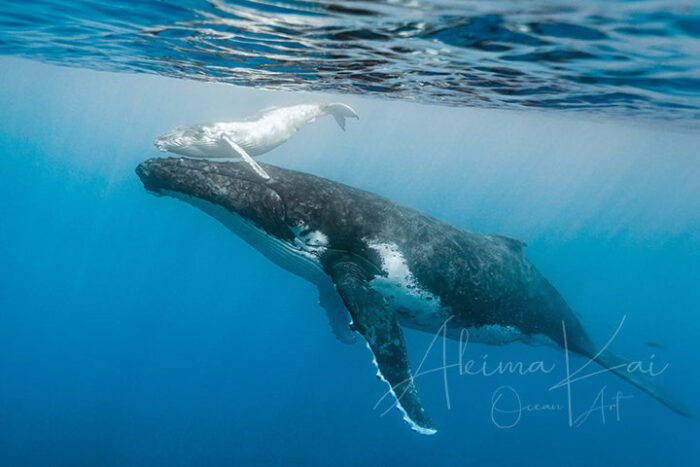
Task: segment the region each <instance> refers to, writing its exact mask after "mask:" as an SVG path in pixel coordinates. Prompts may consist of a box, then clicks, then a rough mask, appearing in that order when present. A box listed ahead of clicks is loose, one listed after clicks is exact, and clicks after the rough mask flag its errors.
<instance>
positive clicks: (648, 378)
mask: <svg viewBox="0 0 700 467" xmlns="http://www.w3.org/2000/svg"><path fill="white" fill-rule="evenodd" d="M592 357H593V356H591V358H592ZM595 360H596V361H597V362H598V363H600V364H601V365H603V366H604V367H605V368H607V369H609V370H610V371H612V372H613V373H615V374H616V375H618V376H619V377H621V378H622V379H624V380H626V381H629V382H630V383H632V384H634V385H635V386H637V387H638V388H639V389H641V390H642V391H644V392H646V393H647V394H649V395H650V396H652V397H653V398H655V399H656V400H658V401H659V402H661V403H662V404H664V405H665V406H666V407H668V408H669V409H671V410H673V411H674V412H676V413H677V414H679V415H683V416H684V417H688V418H692V417H693V414H692V412H691V411H690V408H689V407H688V406H687V405H686V404H685V403H684V402H683V401H681V400H680V399H679V398H678V397H676V396H675V395H674V394H673V393H672V392H671V391H669V390H668V388H666V387H665V386H664V385H663V384H661V382H660V381H658V377H655V376H652V375H651V374H649V373H643V372H642V371H641V370H640V369H634V366H635V364H634V363H630V361H629V360H627V359H625V358H622V357H620V356H618V355H615V354H614V353H612V352H608V351H607V350H606V351H604V352H603V353H601V354H600V355H598V356H597V357H596V359H595ZM630 369H633V370H634V371H629V370H630ZM659 370H660V369H656V371H659Z"/></svg>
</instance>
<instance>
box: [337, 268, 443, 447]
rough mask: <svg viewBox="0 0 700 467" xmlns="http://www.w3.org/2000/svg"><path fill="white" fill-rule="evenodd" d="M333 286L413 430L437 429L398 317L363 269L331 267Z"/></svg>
mask: <svg viewBox="0 0 700 467" xmlns="http://www.w3.org/2000/svg"><path fill="white" fill-rule="evenodd" d="M328 269H330V273H331V277H332V278H333V282H335V285H336V288H337V290H338V293H339V294H340V297H341V298H342V299H343V302H344V303H345V306H346V307H347V308H348V310H349V311H350V316H351V317H352V320H353V322H352V327H353V329H354V330H355V331H357V332H359V333H360V334H361V335H362V337H364V338H365V340H366V341H367V345H368V347H369V349H370V350H371V351H372V353H373V354H374V359H375V364H376V365H377V368H378V370H379V372H378V373H377V376H379V377H381V378H382V379H383V380H384V381H386V382H387V383H389V385H390V386H391V393H392V394H393V395H394V397H395V398H396V406H397V407H398V408H399V409H400V410H401V411H402V412H403V413H404V420H406V421H407V422H408V423H409V424H410V425H411V427H412V428H413V429H414V430H416V431H418V432H419V433H422V434H434V433H435V432H436V431H437V429H436V428H435V425H434V424H433V422H432V421H431V420H430V417H429V416H428V414H427V413H426V411H425V409H424V408H423V405H422V403H421V401H420V398H419V397H418V392H417V391H416V387H415V386H414V384H413V376H412V374H411V368H410V366H409V364H408V356H407V354H406V344H405V341H404V337H403V332H402V331H401V327H400V326H399V323H398V320H397V317H396V313H395V312H394V310H393V309H392V308H391V307H389V306H388V305H387V304H386V303H385V301H384V298H383V297H382V296H381V295H380V294H379V293H377V292H376V291H375V290H374V289H372V288H371V287H370V285H369V284H368V282H367V280H366V279H365V277H364V276H363V274H362V272H361V269H360V268H359V266H357V265H356V264H354V263H352V262H345V263H338V264H334V265H332V266H331V267H329V268H328Z"/></svg>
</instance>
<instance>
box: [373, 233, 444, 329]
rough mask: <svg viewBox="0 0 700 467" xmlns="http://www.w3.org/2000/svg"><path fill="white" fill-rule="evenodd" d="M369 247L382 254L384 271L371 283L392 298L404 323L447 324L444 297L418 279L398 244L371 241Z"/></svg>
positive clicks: (429, 325) (429, 327)
mask: <svg viewBox="0 0 700 467" xmlns="http://www.w3.org/2000/svg"><path fill="white" fill-rule="evenodd" d="M366 242H367V246H369V247H370V248H372V249H373V250H375V251H376V252H377V253H379V257H380V259H381V261H382V271H383V272H384V273H385V274H386V276H377V277H375V278H374V279H372V281H371V282H370V285H371V286H372V288H374V290H376V291H377V292H379V293H380V294H382V295H383V296H384V297H386V298H387V299H389V302H390V303H391V304H392V306H394V307H395V308H396V309H397V310H398V311H399V315H400V317H401V318H402V320H405V321H407V322H408V323H409V324H411V325H415V326H419V327H423V328H428V329H432V328H435V329H437V328H438V327H439V326H440V325H441V324H442V322H443V321H444V313H443V310H442V304H441V303H440V298H439V297H438V296H436V295H434V294H433V293H431V292H430V291H428V290H425V289H424V288H422V287H421V285H420V284H419V283H418V281H417V280H416V277H415V276H414V275H413V273H412V272H411V269H410V268H409V267H408V264H407V263H406V259H405V258H404V256H403V254H402V253H401V251H400V249H399V247H398V245H396V244H395V243H385V242H378V241H367V240H366Z"/></svg>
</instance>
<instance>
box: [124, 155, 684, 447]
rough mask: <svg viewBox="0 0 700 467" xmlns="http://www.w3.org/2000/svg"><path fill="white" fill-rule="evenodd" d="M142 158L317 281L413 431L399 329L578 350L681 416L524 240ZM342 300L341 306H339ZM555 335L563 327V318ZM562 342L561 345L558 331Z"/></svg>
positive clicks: (325, 302) (161, 183) (153, 172)
mask: <svg viewBox="0 0 700 467" xmlns="http://www.w3.org/2000/svg"><path fill="white" fill-rule="evenodd" d="M264 167H265V170H266V171H267V172H269V173H270V174H271V175H272V178H270V179H262V178H260V177H258V176H256V175H255V174H254V173H252V172H251V171H250V170H248V168H247V167H246V166H245V165H244V164H243V163H242V162H213V161H209V160H202V159H184V158H180V159H176V158H168V159H150V160H147V161H145V162H143V163H141V164H140V165H139V166H138V167H137V169H136V173H137V174H138V176H139V177H140V179H141V181H142V183H143V185H144V187H145V188H146V189H147V190H148V191H149V192H152V193H156V194H159V195H166V196H172V197H174V198H178V199H181V200H184V201H186V202H188V203H190V204H192V205H194V206H196V207H198V208H200V209H202V210H203V211H204V212H206V213H207V214H209V215H211V216H213V217H214V218H216V219H218V220H219V221H220V222H222V223H223V224H224V225H225V226H226V227H228V228H229V229H231V230H232V231H233V232H234V233H236V234H237V235H239V236H240V237H242V238H243V239H244V240H245V241H247V242H248V243H250V244H251V245H252V246H253V247H255V248H256V249H257V250H259V251H260V252H261V253H263V254H264V255H265V256H267V257H268V258H269V259H270V260H272V261H273V262H275V263H276V264H277V265H279V266H281V267H283V268H285V269H287V270H288V271H290V272H292V273H294V274H297V275H299V276H301V277H303V278H305V279H307V280H309V281H310V282H312V283H313V284H315V285H316V286H318V288H319V293H320V296H321V305H322V306H324V308H326V311H327V312H328V313H329V318H330V320H331V326H332V327H333V329H334V332H336V334H337V335H339V337H341V338H346V340H351V338H348V335H351V336H352V335H359V336H361V338H362V339H364V340H365V341H366V344H367V346H368V347H369V349H370V350H371V352H372V353H373V355H374V363H375V365H376V366H377V369H378V376H380V377H381V378H382V379H383V380H384V381H386V382H387V383H388V384H389V385H390V391H391V393H392V394H393V395H394V396H395V398H396V406H397V407H398V408H399V409H400V410H401V411H402V412H403V415H404V419H405V420H406V421H407V422H408V423H409V424H410V425H411V427H412V428H413V429H415V430H416V431H418V432H420V433H423V434H432V433H435V432H436V430H437V429H436V427H435V425H434V423H433V422H432V421H431V419H430V417H429V415H428V414H427V412H426V410H425V408H424V407H423V404H422V403H421V400H420V398H419V396H418V392H417V390H416V387H415V384H414V381H413V377H412V373H411V369H410V365H409V361H408V358H407V353H406V346H405V341H404V336H403V332H402V326H403V327H408V328H413V329H417V330H421V331H425V332H430V333H436V332H437V331H438V330H440V329H441V327H442V326H443V325H445V324H446V325H447V331H446V332H447V336H448V337H451V338H454V339H459V336H460V333H461V332H462V330H463V329H467V330H469V332H470V341H475V340H476V341H479V342H484V343H487V344H495V345H503V344H507V343H510V342H515V341H521V342H525V343H530V344H542V343H544V344H549V345H552V346H555V347H564V346H565V345H567V348H568V350H569V351H571V352H575V353H578V354H580V355H583V356H586V357H588V358H590V359H592V360H595V361H596V362H597V363H599V364H601V365H603V366H604V367H606V368H608V369H610V370H611V371H612V372H614V373H615V374H617V375H618V376H620V377H622V378H623V379H625V380H627V381H629V382H630V383H632V384H634V385H636V386H637V387H639V388H641V389H642V390H644V391H646V392H647V393H649V394H650V395H651V396H653V397H654V398H656V399H657V400H659V401H660V402H662V403H663V404H665V405H666V406H668V407H669V408H671V409H672V410H674V411H676V412H678V413H680V414H682V415H688V416H689V413H688V412H687V410H686V409H685V408H684V407H683V405H682V404H681V403H680V402H679V401H678V400H676V399H675V398H674V397H673V396H672V395H671V394H670V393H669V392H667V391H666V390H665V389H664V388H663V387H662V386H661V385H659V384H658V383H656V381H655V380H654V379H653V378H652V377H651V376H649V375H647V374H644V373H641V372H638V371H637V372H631V371H628V368H627V364H628V361H627V360H625V359H624V358H622V357H619V356H617V355H615V354H613V353H611V352H609V351H607V350H604V351H600V350H598V349H597V347H596V346H595V345H594V343H593V342H592V341H591V339H590V338H589V337H588V335H587V333H586V331H585V330H584V328H583V326H582V325H581V323H580V322H579V320H578V319H577V317H576V316H575V314H574V313H573V312H572V310H571V309H570V308H569V306H568V305H567V304H566V302H565V301H564V299H563V298H562V297H561V296H560V294H559V293H558V292H557V290H556V289H555V288H554V287H553V286H552V285H551V284H550V283H549V282H548V281H547V280H546V279H545V278H544V277H543V276H542V274H541V273H540V272H539V271H538V270H537V269H536V268H535V266H533V265H532V264H531V263H530V262H529V261H528V260H527V259H526V258H525V256H524V254H523V247H524V246H525V244H524V243H523V242H521V241H519V240H516V239H513V238H510V237H505V236H501V235H495V234H478V233H474V232H470V231H468V230H464V229H462V228H459V227H456V226H454V225H451V224H449V223H447V222H444V221H441V220H439V219H436V218H434V217H431V216H429V215H427V214H424V213H422V212H420V211H417V210H415V209H412V208H409V207H405V206H402V205H399V204H397V203H395V202H393V201H391V200H389V199H386V198H384V197H381V196H379V195H376V194H373V193H369V192H366V191H362V190H359V189H356V188H353V187H350V186H347V185H343V184H341V183H337V182H334V181H331V180H328V179H324V178H321V177H317V176H314V175H310V174H306V173H301V172H296V171H292V170H287V169H282V168H279V167H275V166H272V165H268V164H265V165H264ZM343 305H344V306H343ZM563 325H565V326H566V333H565V334H564V333H562V326H563ZM565 339H566V340H567V342H566V343H565V341H564V340H565Z"/></svg>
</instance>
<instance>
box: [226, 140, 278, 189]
mask: <svg viewBox="0 0 700 467" xmlns="http://www.w3.org/2000/svg"><path fill="white" fill-rule="evenodd" d="M223 139H224V141H226V142H227V143H228V145H229V146H231V149H233V151H234V152H235V153H236V154H237V155H238V156H240V157H241V158H242V159H243V160H244V161H246V163H247V164H248V165H249V166H250V167H251V168H252V169H253V170H254V171H255V173H257V174H258V175H260V176H261V177H262V178H264V179H265V180H269V179H270V176H269V175H268V174H267V172H265V169H263V168H262V167H260V165H259V164H258V163H257V162H255V161H254V160H253V158H252V157H251V155H250V154H248V153H247V152H246V151H245V149H243V148H242V147H240V146H239V145H238V144H237V143H236V142H235V141H234V140H232V139H231V138H229V137H228V136H224V137H223Z"/></svg>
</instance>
